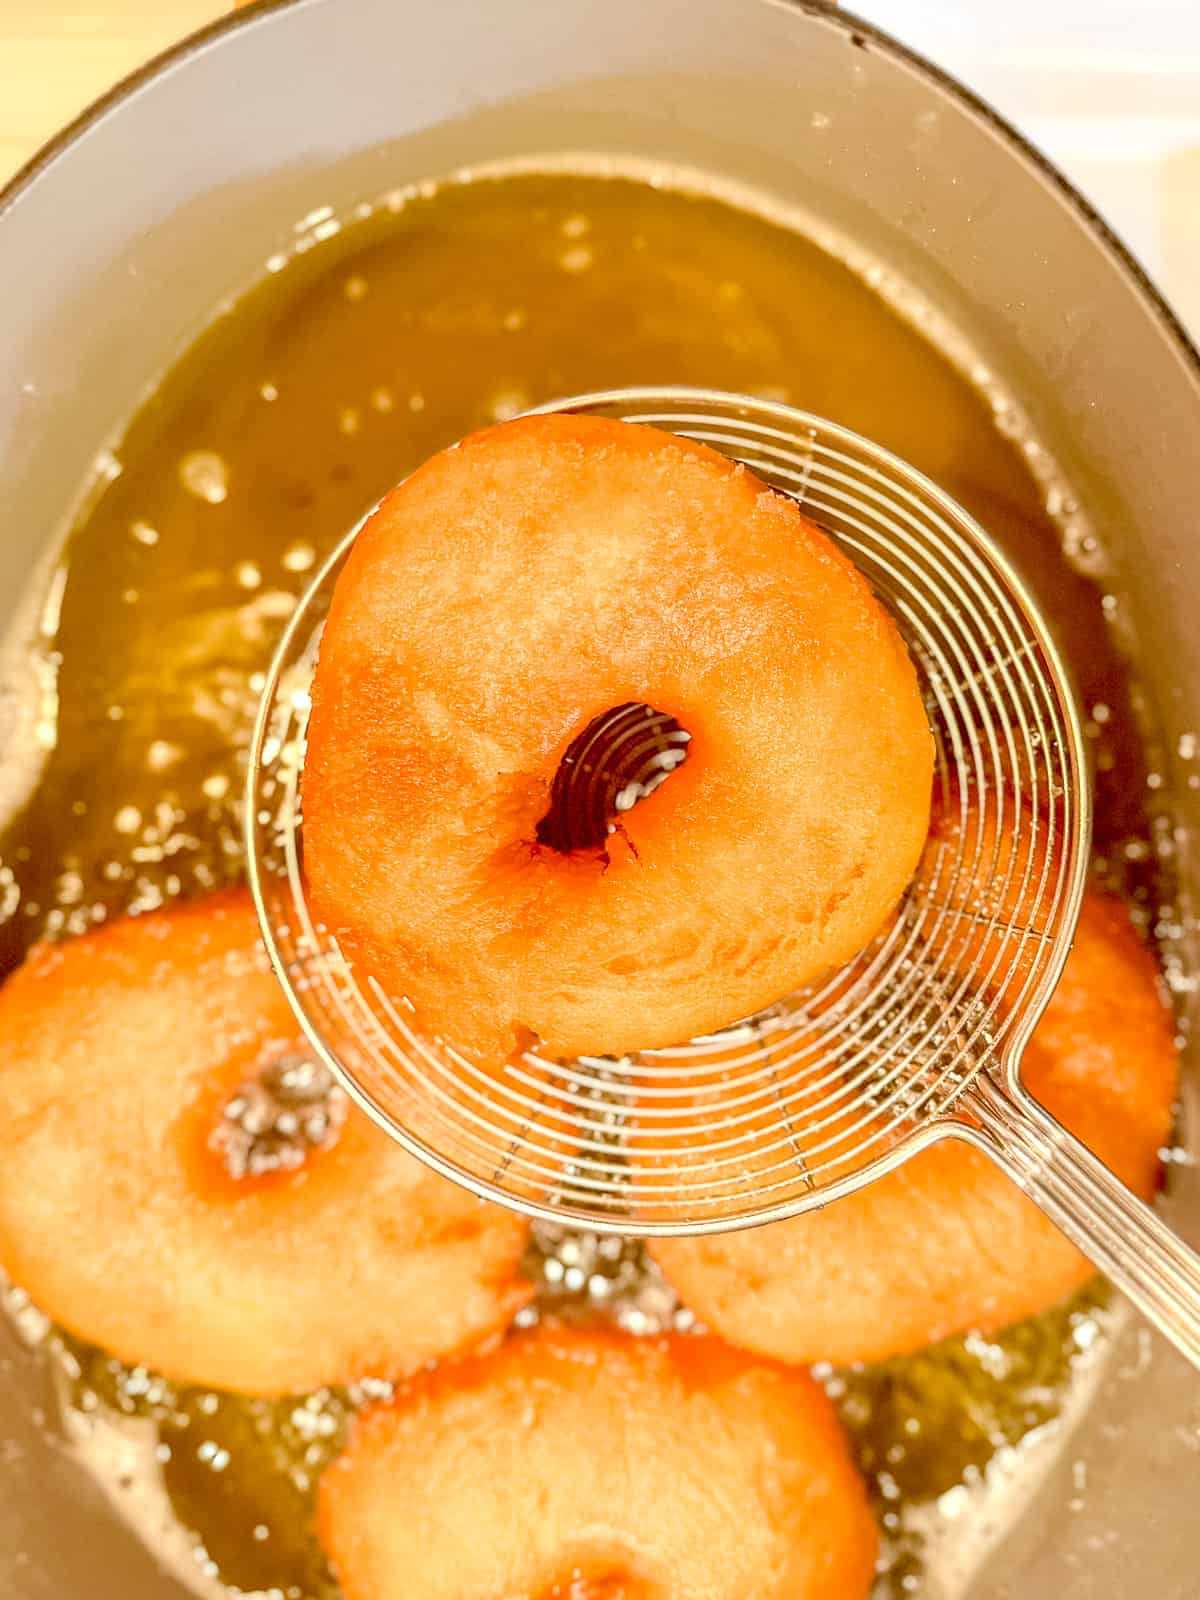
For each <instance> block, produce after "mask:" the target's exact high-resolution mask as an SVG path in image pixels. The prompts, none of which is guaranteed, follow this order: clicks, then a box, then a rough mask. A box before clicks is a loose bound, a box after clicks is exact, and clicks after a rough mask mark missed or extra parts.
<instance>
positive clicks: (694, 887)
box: [303, 416, 933, 1062]
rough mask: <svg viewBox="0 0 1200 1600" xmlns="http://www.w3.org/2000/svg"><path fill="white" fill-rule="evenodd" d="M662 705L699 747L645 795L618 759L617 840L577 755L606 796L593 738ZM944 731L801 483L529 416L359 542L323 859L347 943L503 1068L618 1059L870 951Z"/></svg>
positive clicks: (317, 765)
mask: <svg viewBox="0 0 1200 1600" xmlns="http://www.w3.org/2000/svg"><path fill="white" fill-rule="evenodd" d="M639 705H640V706H647V707H650V708H653V710H655V711H657V712H660V713H662V714H663V716H664V717H665V718H668V719H674V722H673V725H678V727H679V728H681V729H682V730H683V731H684V732H686V733H688V734H690V742H689V743H687V745H686V752H687V754H686V759H685V760H684V762H683V764H682V765H681V766H679V767H678V768H677V769H676V770H674V771H673V772H671V774H670V776H669V777H668V778H667V779H666V781H665V782H663V783H662V784H661V787H659V788H657V789H656V790H655V791H654V792H653V793H651V794H648V795H647V796H646V797H645V798H642V799H641V800H640V801H639V802H638V803H637V804H636V805H634V806H633V808H632V809H628V810H622V801H621V800H620V799H619V794H621V795H624V800H625V801H626V802H627V801H628V799H629V794H628V792H627V791H625V790H623V789H622V790H620V791H618V789H617V788H613V787H610V788H609V789H606V788H605V781H606V780H602V779H600V778H598V777H596V778H595V788H594V790H593V791H592V792H590V794H589V798H588V802H587V804H586V805H585V804H584V803H583V802H582V801H581V802H580V805H581V810H580V813H579V815H580V817H582V818H583V820H584V821H587V822H589V824H594V823H596V822H597V818H598V826H599V833H598V834H597V833H596V832H595V830H594V829H593V831H592V832H591V833H590V834H589V833H588V830H587V828H584V829H583V830H582V832H581V831H580V830H579V829H572V828H564V827H561V826H559V825H558V823H561V820H562V819H561V815H560V814H559V813H558V812H555V811H553V810H552V801H555V803H556V804H557V803H558V801H561V800H562V792H560V791H556V790H555V787H554V786H555V780H556V774H557V773H559V772H560V766H561V764H562V763H563V762H564V758H569V761H570V763H571V765H570V767H569V768H563V769H562V770H564V771H565V770H571V771H572V772H573V773H574V775H575V777H576V778H577V779H578V781H579V782H580V783H582V782H583V779H582V777H580V774H581V773H583V772H584V771H587V770H589V769H588V764H587V756H586V753H584V754H581V753H580V751H581V746H580V745H579V744H577V743H576V741H578V740H580V739H581V737H582V736H583V735H585V734H587V736H588V737H589V738H590V737H591V734H590V733H589V730H592V729H593V728H594V724H595V720H596V719H597V718H600V717H603V716H604V715H605V714H606V713H607V712H609V711H610V710H612V709H613V708H622V707H625V706H639ZM932 750H933V746H932V739H931V737H930V733H929V729H928V725H927V722H926V718H925V713H924V709H923V707H922V703H921V697H920V694H919V691H918V685H917V679H916V674H915V671H914V669H913V666H912V663H911V662H910V660H909V658H908V655H907V653H906V651H905V648H904V645H903V643H902V642H901V639H900V637H899V634H898V633H897V631H896V628H895V626H894V625H893V623H892V621H891V619H890V618H889V617H888V616H887V614H886V613H885V612H884V610H883V609H882V607H881V606H880V605H879V604H878V602H877V601H876V600H875V599H874V597H873V596H872V594H871V592H870V589H869V588H868V586H867V583H866V582H865V580H864V579H863V578H862V576H861V575H860V574H859V573H858V572H857V571H856V570H855V569H854V568H853V566H851V564H850V563H849V562H848V561H847V560H846V559H845V558H844V557H843V556H841V555H840V554H839V553H838V552H837V551H836V550H835V548H834V547H833V545H832V544H831V543H830V541H829V540H828V539H826V537H825V536H824V535H823V534H822V533H820V532H819V531H818V530H817V529H816V528H815V527H814V526H813V525H812V524H811V523H810V522H808V521H807V520H806V519H805V518H804V517H803V516H802V515H801V513H800V511H799V510H798V508H797V506H796V505H795V503H794V502H793V501H791V500H790V499H788V498H786V497H784V496H781V495H779V494H776V493H774V492H773V491H771V490H769V489H767V488H766V487H765V486H764V485H763V484H762V483H760V482H759V481H758V480H757V479H756V478H754V477H753V476H752V475H751V474H750V473H749V472H748V471H747V470H746V469H745V468H744V467H741V466H737V465H735V464H733V463H732V462H730V461H729V460H727V459H726V458H725V457H724V456H721V455H719V454H717V453H715V452H714V451H711V450H709V449H707V448H705V447H703V446H700V445H696V444H692V443H690V442H688V441H685V440H681V439H679V438H676V437H675V436H674V435H670V434H666V433H662V432H659V431H657V430H655V429H651V428H645V427H638V426H634V425H631V424H629V423H621V422H614V421H609V420H606V419H603V418H599V417H585V416H546V417H531V418H525V419H521V420H518V421H515V422H510V423H505V424H503V425H501V426H499V427H496V428H491V429H488V430H486V431H485V432H482V433H479V434H475V435H473V436H472V437H470V438H468V439H466V440H464V441H463V443H462V444H461V445H459V446H457V447H455V448H453V449H451V450H447V451H444V452H443V453H442V454H441V455H439V456H435V457H434V458H433V459H432V460H431V461H429V462H427V463H426V465H425V466H424V467H422V468H421V469H420V470H419V471H418V472H416V473H414V474H413V476H412V477H411V478H409V479H407V480H406V482H405V483H403V484H402V485H401V486H400V487H399V488H398V489H396V490H395V491H393V493H392V494H391V495H389V496H388V497H387V499H385V501H384V502H383V504H382V506H381V507H380V509H379V510H378V511H377V512H376V513H375V514H374V516H373V517H372V518H371V519H370V520H369V522H368V523H367V525H366V527H365V528H364V529H363V531H362V533H361V534H360V535H359V537H358V539H357V540H356V542H355V544H354V547H353V549H352V551H351V553H350V556H349V558H348V560H347V562H346V565H345V567H344V569H343V571H342V573H341V575H340V577H339V579H338V582H337V586H336V592H335V594H334V598H333V605H332V609H331V611H330V614H329V618H328V621H327V623H326V626H325V631H324V635H323V639H322V643H321V650H320V659H319V663H318V667H317V671H316V677H315V682H314V685H313V705H312V716H311V720H310V723H309V729H308V751H307V756H306V760H305V768H304V776H303V797H304V849H305V866H306V871H307V872H308V874H309V878H310V883H311V889H312V895H313V899H314V902H315V905H316V907H317V909H318V911H319V913H320V915H321V917H322V919H323V920H324V921H325V923H326V924H327V925H328V926H329V927H330V929H331V930H332V931H333V932H334V933H335V934H336V936H337V938H338V939H339V941H340V942H341V945H342V947H343V949H344V950H345V951H346V953H347V954H348V955H349V956H350V957H351V958H352V959H354V960H356V961H357V962H358V963H359V964H360V965H361V966H362V967H363V968H364V969H366V970H367V971H370V972H372V973H374V974H375V976H376V977H378V978H379V979H380V980H381V982H382V983H383V984H384V986H385V988H387V989H388V990H390V991H391V992H392V993H394V994H404V995H406V996H407V997H408V998H409V999H410V1000H411V1001H412V1002H413V1003H414V1004H415V1006H416V1008H417V1010H418V1012H419V1013H420V1014H421V1015H422V1017H423V1018H424V1021H425V1024H426V1026H427V1027H428V1028H430V1029H431V1030H432V1031H434V1032H436V1033H439V1034H441V1035H443V1036H444V1037H446V1038H448V1039H451V1040H452V1041H455V1042H456V1043H459V1044H461V1045H462V1046H463V1047H465V1048H466V1049H468V1050H470V1051H473V1052H474V1053H475V1054H476V1055H477V1057H478V1058H479V1059H480V1060H482V1061H485V1062H499V1061H502V1060H503V1059H505V1058H506V1057H507V1056H508V1055H509V1054H510V1053H511V1052H512V1050H513V1048H514V1046H516V1045H518V1044H520V1043H523V1042H525V1041H527V1040H528V1039H529V1037H530V1036H531V1035H533V1036H537V1037H538V1038H540V1039H541V1040H542V1041H543V1043H544V1045H545V1046H546V1047H547V1048H548V1049H549V1050H550V1051H552V1052H555V1053H559V1054H562V1055H567V1056H570V1055H575V1054H580V1053H604V1054H620V1053H622V1052H625V1051H627V1050H631V1049H635V1048H637V1047H639V1046H654V1045H666V1044H671V1043H679V1042H681V1041H683V1040H685V1039H687V1038H689V1037H692V1036H694V1035H696V1034H698V1033H702V1032H704V1031H707V1030H711V1029H714V1028H717V1027H719V1026H722V1025H724V1024H727V1023H730V1022H732V1021H735V1020H737V1019H738V1018H739V1017H741V1016H744V1015H746V1014H748V1013H752V1012H754V1011H755V1010H757V1009H760V1008H761V1007H763V1006H764V1005H767V1004H768V1003H770V1002H772V1001H774V1000H776V999H778V998H779V997H780V996H782V995H784V994H786V993H788V992H789V991H790V990H792V989H794V988H796V987H798V986H800V985H802V984H804V983H806V982H808V981H809V980H810V979H813V978H815V977H816V976H817V975H819V974H821V973H823V972H825V971H826V970H828V969H831V968H833V967H836V966H838V965H839V964H841V963H842V962H844V961H845V960H847V959H849V958H850V957H851V956H852V955H853V954H854V953H855V952H856V951H857V950H858V949H859V948H861V946H862V945H863V944H865V943H866V941H867V940H868V939H869V938H870V937H871V936H872V934H874V932H875V931H876V929H877V928H878V927H879V926H880V924H881V923H882V922H883V920H884V918H885V917H886V916H887V914H888V913H889V911H890V910H891V909H892V907H893V906H894V905H895V903H896V902H897V900H898V899H899V897H900V895H901V893H902V892H903V890H904V888H905V886H906V885H907V883H908V881H909V879H910V877H911V876H912V873H913V870H914V868H915V866H916V863H917V859H918V857H919V855H920V852H921V847H922V844H923V842H924V838H925V833H926V828H927V824H928V816H929V790H930V778H931V771H932ZM577 758H578V759H577ZM593 776H594V774H593ZM590 781H592V780H591V779H589V782H590ZM567 792H570V793H573V794H577V793H578V791H577V790H575V789H572V788H571V786H570V785H568V786H567ZM556 797H557V799H556ZM563 803H564V804H565V802H563ZM556 817H557V818H558V823H556V822H555V821H554V819H555V818H556ZM611 817H615V818H616V819H617V820H618V821H619V823H620V828H619V831H617V832H615V833H613V834H611V835H607V834H606V833H605V832H604V829H605V825H606V820H607V819H610V818H611ZM577 820H578V819H577ZM580 839H583V840H584V841H585V842H584V843H580V842H579V841H580ZM589 839H590V843H589V842H587V841H588V840H589ZM606 846H607V847H606Z"/></svg>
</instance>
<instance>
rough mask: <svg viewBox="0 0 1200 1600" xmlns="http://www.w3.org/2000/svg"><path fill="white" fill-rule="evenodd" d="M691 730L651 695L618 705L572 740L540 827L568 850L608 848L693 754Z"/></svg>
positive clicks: (547, 842)
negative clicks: (626, 819) (650, 700)
mask: <svg viewBox="0 0 1200 1600" xmlns="http://www.w3.org/2000/svg"><path fill="white" fill-rule="evenodd" d="M691 737H692V736H691V734H690V733H689V732H688V731H687V729H686V728H684V727H683V726H682V724H681V723H679V722H677V721H676V719H675V718H674V717H672V716H670V715H669V714H668V713H667V712H665V711H658V710H656V709H655V708H654V707H653V706H651V705H646V704H645V702H644V701H637V700H629V701H626V702H625V703H624V704H623V705H619V706H611V707H610V708H609V709H608V710H607V711H602V712H601V713H600V715H599V716H596V717H593V718H592V720H591V721H590V722H589V723H588V724H587V726H586V727H584V728H583V729H582V730H581V731H580V732H579V733H577V734H576V735H575V737H574V738H573V739H572V740H571V743H570V744H569V745H568V746H567V748H566V751H565V752H564V754H563V757H562V760H561V761H560V762H559V764H558V769H557V771H556V772H555V774H554V781H553V782H552V784H551V786H550V805H549V808H548V810H547V811H546V814H545V816H543V817H542V818H541V820H540V821H539V822H538V824H537V827H536V829H535V837H536V839H537V842H538V844H540V845H543V846H545V847H546V848H547V849H550V850H556V851H558V853H559V854H560V855H575V854H577V853H579V852H581V851H604V850H606V848H607V845H608V836H609V834H610V833H611V832H612V831H613V829H614V828H615V827H618V826H619V825H620V818H621V817H622V816H624V815H625V814H626V813H627V812H629V811H632V810H633V808H634V806H635V805H637V803H638V801H639V800H644V799H645V798H646V796H647V795H650V794H653V793H654V791H655V790H656V789H658V788H660V787H661V786H662V785H663V784H664V783H665V782H666V781H667V779H668V778H669V777H670V776H671V774H672V773H673V772H675V771H676V770H677V769H678V768H679V767H681V766H682V765H683V763H684V762H685V761H686V760H687V757H688V745H689V743H690V742H691Z"/></svg>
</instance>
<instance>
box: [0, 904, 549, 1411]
mask: <svg viewBox="0 0 1200 1600" xmlns="http://www.w3.org/2000/svg"><path fill="white" fill-rule="evenodd" d="M306 1056H307V1057H308V1059H309V1060H311V1053H310V1052H307V1051H306V1050H305V1047H304V1045H303V1044H302V1043H301V1041H300V1040H299V1039H298V1037H297V1028H296V1023H295V1020H294V1018H293V1017H292V1014H291V1012H290V1010H289V1009H288V1006H287V1003H286V1001H285V999H284V997H283V993H282V991H281V990H280V988H279V986H278V984H277V983H276V981H275V979H274V978H273V977H272V975H271V973H270V972H269V970H268V968H267V964H266V958H265V955H264V954H263V951H262V948H261V946H260V944H259V940H258V925H257V922H256V920H255V916H254V910H253V907H252V906H251V903H250V899H249V896H248V895H246V894H244V893H241V892H237V893H230V894H224V895H217V896H213V897H212V898H210V899H208V900H205V901H201V902H198V903H194V904H190V905H186V906H182V907H179V908H177V909H174V910H172V911H169V912H162V913H155V914H153V915H146V916H141V917H137V918H133V919H130V920H128V921H125V922H120V923H115V924H113V925H112V926H110V927H108V928H105V929H104V930H103V931H101V932H98V933H96V934H92V935H89V936H87V937H84V938H80V939H76V940H73V941H71V942H69V943H66V944H56V945H45V946H41V947H40V948H38V949H36V950H35V951H34V952H33V953H32V954H31V955H30V957H29V959H28V960H27V961H26V963H25V965H24V966H23V967H21V968H19V969H18V970H17V972H15V973H14V974H13V976H12V977H11V978H10V979H9V980H8V982H7V983H6V984H5V985H4V987H3V988H2V989H0V1125H3V1127H4V1130H5V1148H4V1159H3V1161H0V1262H2V1263H3V1266H4V1269H5V1270H6V1271H7V1272H8V1273H9V1274H10V1275H11V1276H12V1278H13V1279H14V1280H15V1281H16V1282H18V1283H19V1284H21V1286H22V1287H23V1288H25V1289H26V1290H28V1292H29V1293H30V1295H31V1296H32V1297H33V1299H34V1301H35V1302H36V1303H37V1304H38V1305H39V1306H40V1307H41V1308H42V1310H44V1311H46V1312H47V1313H48V1314H49V1315H50V1316H52V1317H53V1318H54V1319H55V1320H56V1321H58V1322H60V1323H62V1324H63V1325H64V1326H65V1327H67V1328H69V1329H70V1330H71V1331H72V1332H73V1333H75V1334H78V1335H79V1336H80V1337H82V1338H85V1339H89V1340H91V1341H94V1342H95V1343H97V1344H99V1345H102V1346H104V1347H105V1348H106V1349H108V1350H110V1351H112V1352H113V1353H114V1354H115V1355H117V1356H119V1357H121V1358H122V1359H124V1360H126V1361H131V1362H143V1363H145V1364H146V1365H148V1366H152V1367H154V1368H156V1369H157V1370H158V1371H160V1372H162V1373H164V1374H165V1375H166V1376H168V1377H170V1378H173V1379H177V1380H180V1381H186V1382H194V1383H205V1384H213V1385H215V1386H218V1387H221V1388H228V1389H239V1390H243V1391H245V1392H249V1393H262V1394H277V1393H286V1392H292V1391H300V1390H306V1389H313V1388H316V1387H318V1386H320V1385H322V1384H327V1383H339V1382H344V1381H347V1380H349V1379H352V1378H357V1377H361V1376H364V1375H367V1374H378V1375H383V1376H389V1375H403V1374H406V1373H409V1372H412V1371H413V1370H414V1369H416V1368H417V1367H419V1366H421V1365H422V1364H423V1363H425V1362H427V1361H429V1360H430V1359H431V1358H433V1357H436V1356H442V1355H446V1354H448V1353H451V1352H455V1351H459V1350H462V1349H464V1348H467V1347H469V1346H471V1345H472V1344H474V1343H475V1342H477V1341H479V1340H481V1339H484V1338H486V1337H488V1336H490V1335H492V1334H494V1333H496V1332H498V1331H499V1330H501V1329H502V1328H504V1327H505V1326H506V1325H507V1323H508V1322H509V1321H510V1319H511V1317H512V1316H513V1314H514V1312H515V1311H516V1310H517V1309H518V1308H519V1307H520V1306H521V1305H522V1304H523V1302H524V1301H525V1300H526V1299H527V1298H528V1297H529V1295H530V1293H531V1292H532V1290H531V1287H530V1285H528V1284H527V1283H526V1282H525V1281H524V1280H523V1279H522V1278H521V1277H520V1274H519V1271H518V1264H519V1261H520V1257H521V1254H522V1251H523V1248H524V1239H525V1230H524V1228H523V1226H522V1224H521V1221H520V1219H519V1218H517V1217H515V1216H513V1215H511V1214H510V1213H508V1212H506V1211H503V1210H501V1209H499V1208H498V1207H491V1206H485V1205H482V1204H481V1203H480V1202H479V1201H477V1200H475V1199H473V1198H471V1197H470V1196H469V1195H467V1194H466V1193H465V1192H463V1191H462V1190H460V1189H459V1188H457V1187H456V1186H455V1185H454V1184H451V1183H448V1182H447V1181H446V1180H445V1179H443V1178H439V1177H437V1176H435V1175H434V1174H433V1173H432V1172H430V1171H428V1170H427V1169H426V1168H425V1167H423V1166H422V1165H421V1164H420V1163H419V1162H418V1161H416V1160H415V1159H414V1158H413V1157H411V1156H409V1155H408V1154H406V1152H405V1151H403V1150H402V1149H400V1148H399V1146H397V1145H396V1144H395V1143H393V1141H392V1140H390V1139H389V1138H388V1137H387V1136H386V1135H385V1134H384V1133H382V1132H380V1131H379V1130H378V1129H377V1128H376V1127H375V1126H374V1125H373V1124H372V1123H371V1122H370V1121H369V1120H368V1119H367V1118H366V1117H365V1116H364V1115H362V1113H360V1112H358V1111H357V1110H355V1109H353V1108H349V1109H347V1108H346V1107H345V1103H344V1100H342V1101H341V1102H340V1104H339V1102H338V1100H337V1099H336V1097H335V1098H334V1099H333V1100H332V1101H329V1102H328V1105H329V1109H330V1112H331V1115H330V1116H329V1118H328V1119H327V1120H328V1126H327V1128H326V1130H325V1132H324V1134H322V1133H321V1131H320V1129H319V1128H318V1127H317V1126H316V1125H314V1124H312V1123H307V1124H306V1127H307V1129H308V1131H309V1132H310V1133H311V1134H312V1135H313V1139H312V1141H311V1142H310V1141H308V1140H303V1141H301V1142H300V1144H299V1147H298V1164H297V1165H293V1166H290V1167H289V1166H277V1167H276V1168H275V1170H264V1171H261V1172H259V1173H258V1174H257V1175H256V1174H255V1173H254V1172H253V1171H245V1172H244V1173H243V1175H241V1176H234V1173H236V1172H238V1171H241V1170H242V1169H244V1168H245V1167H246V1166H247V1165H248V1162H247V1161H245V1160H241V1161H239V1159H238V1157H239V1153H240V1154H242V1155H247V1154H248V1153H249V1152H248V1151H247V1150H246V1149H245V1148H244V1146H243V1145H239V1144H237V1142H236V1140H234V1141H233V1142H231V1143H230V1142H227V1143H224V1144H223V1143H222V1140H225V1139H226V1138H227V1136H230V1135H232V1134H234V1133H235V1132H236V1130H235V1129H234V1127H233V1125H232V1124H231V1123H230V1121H229V1120H228V1119H227V1118H226V1117H225V1116H224V1115H223V1112H224V1108H225V1107H226V1106H227V1105H228V1104H229V1102H230V1101H231V1099H232V1098H233V1097H235V1096H236V1095H237V1094H238V1091H239V1089H241V1088H242V1087H243V1086H245V1085H251V1086H253V1085H255V1084H258V1083H260V1082H261V1081H262V1080H261V1074H262V1072H263V1069H264V1068H270V1067H272V1066H276V1067H278V1066H279V1065H280V1064H281V1063H282V1064H284V1065H286V1063H287V1061H289V1060H290V1061H293V1062H300V1063H303V1061H304V1060H305V1058H306ZM301 1109H303V1108H301ZM310 1109H311V1108H310ZM339 1112H344V1120H341V1121H340V1125H339V1115H338V1114H339ZM254 1148H255V1150H257V1151H258V1152H259V1154H261V1153H262V1151H263V1150H264V1148H265V1147H264V1146H263V1145H262V1144H261V1142H260V1143H259V1144H258V1145H256V1146H255V1147H254ZM267 1154H268V1157H269V1155H270V1152H269V1150H268V1151H267ZM263 1164H265V1165H266V1166H267V1167H269V1166H270V1160H269V1159H268V1160H267V1161H266V1162H265V1163H263Z"/></svg>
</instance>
